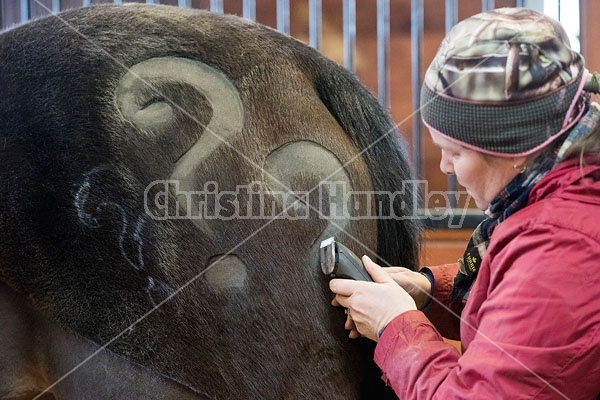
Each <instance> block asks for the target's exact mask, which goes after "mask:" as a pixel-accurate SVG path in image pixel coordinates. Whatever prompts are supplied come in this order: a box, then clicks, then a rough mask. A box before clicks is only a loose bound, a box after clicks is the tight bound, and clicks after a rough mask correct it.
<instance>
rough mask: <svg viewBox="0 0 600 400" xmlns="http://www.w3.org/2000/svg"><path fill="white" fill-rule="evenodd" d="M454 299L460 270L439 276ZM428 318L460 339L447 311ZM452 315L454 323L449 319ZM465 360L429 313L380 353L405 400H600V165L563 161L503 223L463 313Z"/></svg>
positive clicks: (411, 320) (417, 315) (400, 320)
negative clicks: (454, 284) (453, 288)
mask: <svg viewBox="0 0 600 400" xmlns="http://www.w3.org/2000/svg"><path fill="white" fill-rule="evenodd" d="M432 271H433V272H434V278H435V285H434V288H435V293H434V296H437V298H438V300H441V301H442V302H444V301H446V300H447V296H448V292H449V288H450V286H451V282H452V279H451V278H452V276H453V275H454V273H455V272H456V266H455V265H446V266H440V267H438V268H432ZM441 309H442V307H440V306H439V304H437V305H433V306H432V309H431V310H430V311H429V312H428V315H430V318H431V319H432V321H433V322H436V321H437V322H439V323H440V325H438V326H439V327H440V330H442V331H444V334H447V335H448V336H451V333H452V331H453V329H452V328H453V327H452V326H450V325H449V324H448V321H450V322H452V320H453V321H457V318H456V317H452V318H451V319H448V316H449V315H450V314H449V313H448V312H447V311H445V312H440V310H441ZM444 314H445V315H444ZM460 338H461V342H462V347H463V353H462V355H461V354H460V353H459V352H458V351H457V350H456V349H455V348H454V347H452V346H451V345H449V344H447V343H445V342H444V341H443V340H442V337H441V335H440V333H439V332H438V330H436V328H434V326H433V325H432V323H431V322H430V321H429V319H427V317H425V315H424V314H423V313H422V312H420V311H409V312H406V313H404V314H402V315H400V316H398V317H397V318H395V319H394V320H393V321H392V322H391V323H390V324H389V325H388V326H387V328H386V329H385V331H384V332H383V334H382V335H381V338H380V340H379V342H378V344H377V347H376V350H375V362H376V363H377V364H378V365H379V367H380V368H381V370H382V371H383V379H384V380H386V382H387V383H388V384H389V385H391V386H392V388H393V389H394V390H395V392H396V394H397V395H398V396H399V397H400V398H401V399H402V400H407V399H444V400H449V399H570V400H575V399H586V400H590V399H592V400H593V399H595V398H596V396H597V395H598V394H599V393H600V161H598V160H596V162H595V165H587V166H584V167H583V168H580V167H579V165H578V163H577V162H574V161H570V162H564V163H563V164H561V165H559V166H558V167H557V168H555V170H553V171H551V172H550V173H549V174H548V175H547V176H546V177H545V178H544V179H542V180H541V181H540V182H539V183H538V184H537V185H536V186H535V187H534V188H533V189H532V192H531V194H530V197H529V203H528V205H527V207H525V208H523V209H522V210H520V211H518V212H517V213H515V214H514V215H512V216H511V217H509V218H508V219H507V220H506V221H504V222H503V223H501V224H500V225H499V226H498V227H497V228H496V230H495V231H494V234H493V235H492V239H491V242H490V246H489V247H488V254H487V255H486V257H485V259H484V261H483V262H482V265H481V268H480V270H479V273H478V277H477V279H476V281H475V283H474V285H473V287H472V289H471V293H470V296H469V300H468V301H467V304H466V305H465V308H464V310H463V312H462V320H461V322H460Z"/></svg>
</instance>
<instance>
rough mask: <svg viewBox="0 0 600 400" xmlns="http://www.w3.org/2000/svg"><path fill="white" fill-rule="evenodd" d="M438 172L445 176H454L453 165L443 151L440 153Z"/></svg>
mask: <svg viewBox="0 0 600 400" xmlns="http://www.w3.org/2000/svg"><path fill="white" fill-rule="evenodd" d="M440 170H441V171H442V172H443V173H444V174H446V175H452V174H454V164H453V163H452V160H451V159H450V158H449V157H448V155H447V154H446V152H445V151H442V159H441V160H440Z"/></svg>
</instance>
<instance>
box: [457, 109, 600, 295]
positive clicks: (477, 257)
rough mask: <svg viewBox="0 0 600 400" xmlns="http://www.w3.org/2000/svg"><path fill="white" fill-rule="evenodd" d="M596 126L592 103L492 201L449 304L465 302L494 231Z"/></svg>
mask: <svg viewBox="0 0 600 400" xmlns="http://www.w3.org/2000/svg"><path fill="white" fill-rule="evenodd" d="M599 124H600V109H599V108H598V107H596V105H594V104H593V105H592V106H590V107H589V110H588V111H587V112H586V114H585V115H584V116H583V117H582V118H581V119H580V120H579V122H578V123H577V125H575V127H574V128H573V129H572V130H571V132H570V133H569V135H568V136H567V138H566V139H565V140H564V141H563V142H562V145H561V146H560V147H558V146H557V148H556V150H555V151H552V152H546V153H543V154H542V155H540V156H539V157H537V158H536V159H535V160H534V162H533V163H532V165H531V167H529V168H528V169H527V171H525V172H521V173H519V174H518V175H517V176H516V177H514V178H513V180H512V181H510V182H509V183H508V185H506V187H505V188H504V189H503V190H502V191H501V192H500V193H499V194H498V195H497V196H496V198H494V200H492V202H491V203H490V206H489V207H488V209H487V210H486V212H485V213H486V215H487V216H488V217H487V218H486V219H484V220H483V221H482V222H481V223H480V224H479V225H478V226H477V228H475V231H474V232H473V235H472V236H471V238H470V240H469V243H468V244H467V249H466V250H465V253H464V255H463V257H462V258H461V259H459V260H458V274H457V275H456V277H455V278H454V287H453V288H452V293H451V294H450V299H451V300H452V301H453V302H457V301H462V302H463V303H464V302H466V301H467V299H468V297H469V293H470V291H471V286H472V285H473V282H475V278H477V272H478V271H479V267H480V266H481V261H482V260H483V258H484V257H485V254H486V251H487V247H488V245H489V243H490V238H491V236H492V233H493V231H494V229H495V228H496V227H497V226H498V225H499V224H500V223H502V221H504V220H506V219H507V218H508V217H510V216H511V215H513V214H514V213H515V212H517V211H519V210H520V209H521V208H523V207H525V206H526V205H527V201H528V199H529V193H530V192H531V189H532V188H533V186H534V185H535V184H536V183H538V182H539V181H540V180H541V179H542V178H543V177H544V176H546V174H547V173H548V172H550V170H552V169H553V168H554V167H555V166H556V165H557V164H559V163H560V162H561V161H562V160H563V158H564V155H565V153H566V152H567V150H568V149H569V148H570V147H571V146H572V145H573V143H576V142H578V141H580V140H583V139H585V138H586V137H587V136H589V135H590V134H591V133H592V132H593V131H594V129H596V127H598V125H599Z"/></svg>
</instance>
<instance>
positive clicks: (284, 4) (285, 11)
mask: <svg viewBox="0 0 600 400" xmlns="http://www.w3.org/2000/svg"><path fill="white" fill-rule="evenodd" d="M277 30H278V31H279V32H283V33H285V34H286V35H289V34H290V0H277Z"/></svg>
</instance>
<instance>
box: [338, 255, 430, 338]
mask: <svg viewBox="0 0 600 400" xmlns="http://www.w3.org/2000/svg"><path fill="white" fill-rule="evenodd" d="M362 261H363V264H364V265H365V268H366V270H367V272H368V273H369V275H371V277H372V278H373V281H374V282H363V281H354V280H350V279H332V280H331V282H330V283H329V288H330V289H331V291H332V292H333V293H335V294H336V296H335V298H334V299H333V301H332V302H331V304H333V305H334V306H342V307H346V308H347V309H348V317H349V318H348V320H347V321H346V325H345V328H346V329H349V330H350V331H351V332H350V337H351V338H355V337H358V335H359V334H361V335H363V336H366V337H368V338H369V339H371V340H374V341H377V340H378V339H379V336H378V333H379V332H380V331H381V330H383V329H384V328H385V327H386V326H387V324H389V323H390V322H391V321H392V320H393V319H394V318H396V317H397V316H398V315H400V314H402V313H404V312H406V311H409V310H416V309H417V306H416V304H415V301H414V300H413V298H412V297H411V296H410V295H409V294H408V293H407V292H406V290H404V289H403V288H402V287H401V286H400V285H399V284H398V283H396V281H395V280H394V279H392V277H391V275H389V274H388V273H387V272H386V269H385V268H382V267H380V266H379V265H377V264H375V263H374V262H373V261H371V259H370V258H369V257H367V256H363V258H362ZM425 279H427V278H425Z"/></svg>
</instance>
